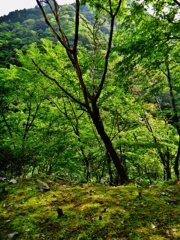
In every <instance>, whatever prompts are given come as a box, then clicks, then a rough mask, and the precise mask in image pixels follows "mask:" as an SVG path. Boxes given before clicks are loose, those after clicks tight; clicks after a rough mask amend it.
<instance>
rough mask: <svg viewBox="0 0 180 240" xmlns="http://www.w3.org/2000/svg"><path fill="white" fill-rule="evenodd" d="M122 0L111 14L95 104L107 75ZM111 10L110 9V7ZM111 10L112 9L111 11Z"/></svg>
mask: <svg viewBox="0 0 180 240" xmlns="http://www.w3.org/2000/svg"><path fill="white" fill-rule="evenodd" d="M121 3H122V0H119V2H118V6H117V8H116V11H115V13H114V14H111V26H110V34H109V41H108V48H107V52H106V57H105V64H104V71H103V75H102V79H101V83H100V84H99V87H98V91H97V94H96V95H95V97H94V99H93V101H94V102H97V100H98V98H99V96H100V94H101V91H102V89H103V85H104V82H105V79H106V74H107V70H108V61H109V56H110V52H111V46H112V39H113V32H114V23H115V17H116V15H117V14H118V11H119V9H120V6H121ZM110 7H111V0H110ZM111 8H112V7H111ZM111 10H112V9H111Z"/></svg>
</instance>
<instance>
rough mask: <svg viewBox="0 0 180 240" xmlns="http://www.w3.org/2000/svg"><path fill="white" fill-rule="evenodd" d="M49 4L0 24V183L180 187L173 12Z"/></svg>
mask: <svg viewBox="0 0 180 240" xmlns="http://www.w3.org/2000/svg"><path fill="white" fill-rule="evenodd" d="M44 2H46V3H44ZM55 4H56V2H54V1H37V6H36V7H35V8H34V9H28V10H26V9H24V10H20V11H18V10H16V11H15V12H10V13H9V15H7V16H3V17H0V35H1V36H0V37H1V40H0V79H1V81H0V141H1V145H0V169H1V170H0V173H1V175H3V176H8V175H10V176H26V175H36V174H42V175H43V174H54V175H57V176H61V177H65V178H67V179H69V180H73V179H74V180H77V179H78V180H79V181H80V182H81V181H82V182H84V181H85V182H86V181H94V182H101V180H102V179H106V180H107V181H108V182H109V183H110V184H112V185H117V184H123V183H126V182H129V181H130V182H132V181H146V182H149V183H152V182H153V181H158V180H170V179H174V178H177V179H178V178H179V158H180V116H179V115H180V103H179V98H180V97H179V85H180V83H179V76H180V68H179V44H180V43H179V39H180V35H179V27H180V23H179V7H180V6H179V2H178V1H170V0H169V1H166V2H164V1H124V2H123V1H122V2H121V1H118V3H117V1H112V2H111V1H110V3H109V1H105V2H104V1H102V3H101V1H97V2H96V1H80V2H79V3H76V4H75V3H74V4H71V5H63V6H59V5H58V4H56V5H55ZM78 4H79V5H78Z"/></svg>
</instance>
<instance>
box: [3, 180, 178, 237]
mask: <svg viewBox="0 0 180 240" xmlns="http://www.w3.org/2000/svg"><path fill="white" fill-rule="evenodd" d="M46 183H48V185H49V186H50V188H51V190H50V191H48V192H40V191H39V189H38V185H37V181H36V179H29V180H27V179H26V180H25V179H24V180H21V181H19V182H18V184H12V185H7V186H6V192H5V193H2V192H1V193H0V201H1V202H0V239H1V240H6V239H7V236H8V234H10V233H13V232H18V233H19V234H18V235H17V236H16V239H22V240H29V239H32V240H36V239H46V240H52V239H53V240H64V239H68V240H70V239H73V240H75V239H77V240H78V239H79V240H80V239H84V240H93V239H97V240H101V239H110V240H113V239H122V240H126V239H128V240H131V239H132V240H141V239H142V240H146V239H147V240H150V239H152V240H156V239H158V240H161V239H180V219H179V215H180V185H178V184H176V185H175V184H174V185H170V184H166V185H163V186H160V187H154V188H148V187H144V188H143V190H142V198H139V197H138V189H137V187H136V186H134V185H127V186H118V187H110V186H103V185H98V184H84V185H78V184H74V183H68V182H65V181H62V180H56V181H53V180H50V179H46ZM58 208H61V209H62V211H63V216H61V217H58V213H57V209H58Z"/></svg>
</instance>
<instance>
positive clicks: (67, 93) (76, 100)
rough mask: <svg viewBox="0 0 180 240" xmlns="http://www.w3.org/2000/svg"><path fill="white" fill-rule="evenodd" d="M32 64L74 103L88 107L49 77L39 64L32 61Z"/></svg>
mask: <svg viewBox="0 0 180 240" xmlns="http://www.w3.org/2000/svg"><path fill="white" fill-rule="evenodd" d="M32 62H33V63H34V65H35V66H36V68H37V70H38V71H40V72H41V73H42V74H43V75H44V76H45V77H46V78H48V79H49V80H51V81H53V82H54V83H55V84H56V85H57V86H58V87H59V88H60V89H61V90H62V91H63V92H64V93H65V94H66V95H67V96H69V97H70V98H71V99H72V100H73V101H75V102H76V103H78V104H80V105H81V106H83V107H86V105H85V104H84V103H82V102H81V101H79V100H78V99H76V98H75V97H74V96H73V95H71V94H70V93H69V92H68V91H67V90H66V89H64V88H63V87H62V86H61V85H60V84H59V82H58V81H57V80H56V79H55V78H52V77H51V76H49V75H48V74H47V73H45V72H44V71H43V70H42V69H41V68H40V67H39V66H38V65H37V64H36V62H35V61H34V60H33V59H32Z"/></svg>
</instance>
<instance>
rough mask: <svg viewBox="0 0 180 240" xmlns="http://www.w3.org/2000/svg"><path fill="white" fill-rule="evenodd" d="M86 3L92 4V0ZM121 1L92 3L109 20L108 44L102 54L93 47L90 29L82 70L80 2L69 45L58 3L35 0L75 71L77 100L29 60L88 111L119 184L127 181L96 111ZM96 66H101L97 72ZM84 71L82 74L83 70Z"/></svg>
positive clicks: (104, 80)
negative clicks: (87, 59)
mask: <svg viewBox="0 0 180 240" xmlns="http://www.w3.org/2000/svg"><path fill="white" fill-rule="evenodd" d="M43 2H45V3H46V4H47V5H48V6H49V8H50V9H51V12H52V14H53V15H54V19H55V20H56V24H57V28H58V30H56V29H55V28H54V27H53V26H52V24H51V23H50V21H49V20H48V18H47V15H46V12H45V9H44V4H43ZM85 3H87V1H85ZM90 3H91V4H92V2H90ZM121 3H122V1H121V0H119V1H112V0H110V1H105V2H103V1H100V2H99V1H98V2H95V4H94V5H93V7H95V8H97V10H98V11H103V12H104V14H106V15H107V17H108V18H109V19H110V31H109V39H108V43H107V46H106V49H105V54H104V53H103V51H102V50H104V49H97V46H98V45H97V36H96V34H97V32H94V31H93V30H92V32H91V34H92V38H93V39H94V43H95V45H94V46H93V48H92V51H91V54H92V56H93V57H92V58H91V61H92V64H91V67H88V68H87V66H86V68H87V69H83V68H82V67H81V62H80V58H79V55H80V53H79V51H80V49H79V45H78V37H79V26H80V1H79V0H76V13H75V32H74V41H73V46H72V47H71V46H70V43H69V40H68V38H67V36H66V34H65V32H64V30H63V28H62V26H61V21H60V18H59V12H60V6H59V5H58V3H57V1H56V0H53V1H48V0H46V1H41V0H37V4H38V6H39V8H40V10H41V12H42V15H43V17H44V20H45V22H46V24H47V25H48V26H49V28H50V29H51V31H52V33H53V34H54V35H55V37H56V38H57V40H58V41H59V42H60V43H61V45H62V46H63V47H64V49H65V50H66V53H67V56H68V58H69V60H70V62H71V64H72V66H73V68H74V70H75V72H76V81H78V82H79V85H80V91H81V93H82V95H81V98H80V99H78V98H77V97H76V96H75V95H74V94H73V93H72V92H69V91H68V90H66V89H65V88H64V87H63V86H62V85H61V83H60V82H59V81H58V80H57V79H56V78H54V77H53V76H51V75H49V74H47V73H46V71H45V70H44V69H42V68H41V66H38V64H37V63H36V61H35V60H33V63H34V64H35V66H36V67H37V69H38V70H39V71H40V72H41V73H42V74H43V75H44V76H45V77H47V78H48V79H49V80H51V81H53V82H54V83H55V84H56V85H57V86H58V88H59V89H60V90H61V91H63V92H64V93H65V94H66V95H67V96H68V97H69V98H71V99H72V100H73V101H75V102H76V103H77V104H79V105H80V106H81V108H82V109H83V110H84V111H86V112H87V113H88V114H89V116H90V117H91V119H92V122H93V124H94V126H95V127H96V129H97V132H98V134H99V135H100V136H101V139H102V141H103V142H104V145H105V147H106V150H107V152H108V154H109V155H110V157H111V159H112V161H113V163H114V165H115V167H116V169H117V172H118V174H119V176H120V179H121V184H124V183H126V182H128V176H127V173H126V171H125V168H124V166H123V164H122V162H121V161H120V158H119V156H118V153H117V152H116V150H115V148H114V146H113V143H112V141H111V139H110V137H109V136H108V134H107V132H106V130H105V128H104V124H103V120H102V117H101V113H100V105H99V102H98V101H99V98H100V95H101V93H102V91H103V87H104V85H105V84H108V80H107V73H108V61H109V57H110V52H111V47H112V40H113V31H114V25H115V19H116V16H117V14H118V12H119V10H120V7H121ZM100 51H101V57H103V58H104V62H102V60H101V66H98V62H97V58H96V56H97V53H98V52H100ZM89 63H90V62H89ZM102 65H103V67H102ZM98 67H101V69H100V71H99V69H98ZM84 71H85V73H86V74H85V73H84ZM98 71H99V72H100V73H99V74H98ZM86 75H88V76H86ZM85 76H86V77H85ZM87 80H89V82H87ZM89 86H90V87H89Z"/></svg>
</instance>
